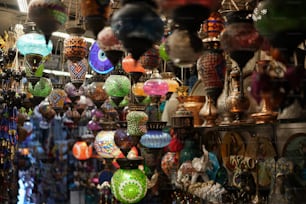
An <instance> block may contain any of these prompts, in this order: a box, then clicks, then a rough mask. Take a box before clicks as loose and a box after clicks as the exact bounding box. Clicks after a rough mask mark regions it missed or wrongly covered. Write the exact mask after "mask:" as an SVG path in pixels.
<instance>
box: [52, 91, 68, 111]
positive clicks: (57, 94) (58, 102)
mask: <svg viewBox="0 0 306 204" xmlns="http://www.w3.org/2000/svg"><path fill="white" fill-rule="evenodd" d="M54 87H55V89H53V90H52V91H51V93H50V95H49V96H48V99H49V102H50V105H51V107H52V108H53V109H54V110H55V112H56V113H58V114H59V113H62V112H63V111H64V104H65V100H66V98H67V94H66V92H65V91H64V90H63V89H61V88H59V87H57V86H56V85H54Z"/></svg>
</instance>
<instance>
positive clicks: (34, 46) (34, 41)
mask: <svg viewBox="0 0 306 204" xmlns="http://www.w3.org/2000/svg"><path fill="white" fill-rule="evenodd" d="M16 46H17V49H18V51H19V52H20V53H21V54H22V55H27V54H39V55H42V56H47V55H49V54H50V53H51V52H52V48H53V44H52V42H51V41H49V42H48V44H47V45H46V39H45V37H44V36H43V35H41V34H38V33H28V34H24V35H22V36H20V37H19V38H18V40H17V42H16Z"/></svg>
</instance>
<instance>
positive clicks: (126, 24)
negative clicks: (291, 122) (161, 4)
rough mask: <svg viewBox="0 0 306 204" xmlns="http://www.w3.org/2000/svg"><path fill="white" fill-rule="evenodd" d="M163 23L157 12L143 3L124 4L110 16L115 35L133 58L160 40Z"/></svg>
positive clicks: (136, 57) (138, 56)
mask: <svg viewBox="0 0 306 204" xmlns="http://www.w3.org/2000/svg"><path fill="white" fill-rule="evenodd" d="M163 24H164V23H163V21H162V20H161V18H160V16H159V15H158V13H157V12H156V11H155V10H154V9H153V8H152V7H150V6H149V5H146V4H143V3H133V4H125V5H123V6H122V8H120V10H118V12H116V13H115V15H113V16H112V18H111V27H112V29H113V31H114V33H115V35H116V36H117V37H118V39H119V40H120V41H121V42H122V44H123V46H124V48H125V49H126V51H128V52H130V53H131V54H132V56H133V58H134V59H135V60H138V59H139V58H140V56H141V55H143V54H144V53H145V52H146V51H147V50H148V49H150V48H151V47H152V45H153V44H154V43H155V42H158V41H160V40H161V38H162V36H163V34H164V25H163Z"/></svg>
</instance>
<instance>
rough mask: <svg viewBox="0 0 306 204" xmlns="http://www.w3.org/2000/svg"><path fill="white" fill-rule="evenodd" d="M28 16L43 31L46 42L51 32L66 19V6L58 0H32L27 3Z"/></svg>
mask: <svg viewBox="0 0 306 204" xmlns="http://www.w3.org/2000/svg"><path fill="white" fill-rule="evenodd" d="M28 16H29V19H30V20H31V21H33V22H35V23H36V25H37V27H38V28H39V29H40V30H41V31H42V32H43V34H44V35H45V38H46V43H48V42H49V39H50V37H51V34H52V32H54V31H56V30H58V29H59V28H60V27H61V26H62V25H63V24H64V23H65V22H66V21H67V19H68V16H67V9H66V6H65V4H64V3H63V2H62V1H60V0H52V1H49V0H32V1H31V2H30V3H29V13H28Z"/></svg>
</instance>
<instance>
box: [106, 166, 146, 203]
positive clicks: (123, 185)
mask: <svg viewBox="0 0 306 204" xmlns="http://www.w3.org/2000/svg"><path fill="white" fill-rule="evenodd" d="M111 189H112V193H113V194H114V196H115V198H116V199H117V200H119V201H120V202H121V203H138V202H139V201H141V200H142V199H143V198H144V197H145V195H146V193H147V177H146V175H145V174H144V172H143V171H141V170H140V169H137V168H135V169H122V168H121V169H118V170H117V171H116V172H115V173H114V175H113V177H112V179H111Z"/></svg>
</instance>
